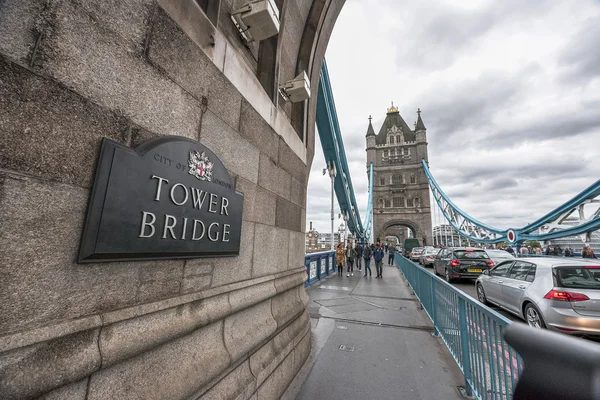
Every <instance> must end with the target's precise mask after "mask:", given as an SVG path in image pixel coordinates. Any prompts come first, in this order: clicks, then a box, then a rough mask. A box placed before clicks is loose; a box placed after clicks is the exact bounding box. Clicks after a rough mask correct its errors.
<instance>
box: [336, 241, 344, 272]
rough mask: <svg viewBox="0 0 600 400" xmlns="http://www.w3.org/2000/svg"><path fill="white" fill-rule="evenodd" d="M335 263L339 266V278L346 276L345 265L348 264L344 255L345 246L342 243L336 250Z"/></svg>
mask: <svg viewBox="0 0 600 400" xmlns="http://www.w3.org/2000/svg"><path fill="white" fill-rule="evenodd" d="M335 263H336V264H337V269H338V270H337V273H338V276H342V275H343V274H344V264H345V263H346V255H345V254H344V245H343V244H342V243H338V245H337V248H336V249H335Z"/></svg>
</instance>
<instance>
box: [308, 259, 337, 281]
mask: <svg viewBox="0 0 600 400" xmlns="http://www.w3.org/2000/svg"><path fill="white" fill-rule="evenodd" d="M304 265H305V266H306V274H307V275H308V279H307V280H306V282H304V287H309V286H310V285H312V284H313V283H315V282H317V281H319V280H321V279H324V278H325V277H327V276H328V275H331V274H333V273H334V272H335V251H321V252H319V253H310V254H306V255H305V256H304Z"/></svg>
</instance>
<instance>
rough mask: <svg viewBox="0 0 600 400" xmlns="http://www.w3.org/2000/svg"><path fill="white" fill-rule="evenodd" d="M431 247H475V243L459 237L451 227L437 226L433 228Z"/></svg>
mask: <svg viewBox="0 0 600 400" xmlns="http://www.w3.org/2000/svg"><path fill="white" fill-rule="evenodd" d="M433 245H434V246H456V247H458V246H468V247H471V246H473V245H476V243H474V242H472V241H471V240H469V239H467V238H464V237H461V236H460V235H459V234H458V232H457V231H456V229H454V227H453V226H452V225H437V226H434V227H433Z"/></svg>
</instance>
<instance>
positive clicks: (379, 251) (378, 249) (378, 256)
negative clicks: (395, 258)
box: [373, 243, 385, 278]
mask: <svg viewBox="0 0 600 400" xmlns="http://www.w3.org/2000/svg"><path fill="white" fill-rule="evenodd" d="M384 254H385V253H384V252H383V246H382V245H381V243H377V245H376V246H375V251H374V252H373V258H374V259H375V269H376V270H377V278H383V276H382V274H383V256H384Z"/></svg>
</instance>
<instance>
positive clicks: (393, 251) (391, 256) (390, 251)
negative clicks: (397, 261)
mask: <svg viewBox="0 0 600 400" xmlns="http://www.w3.org/2000/svg"><path fill="white" fill-rule="evenodd" d="M394 254H396V246H394V245H391V246H390V247H389V248H388V264H389V265H394Z"/></svg>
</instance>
